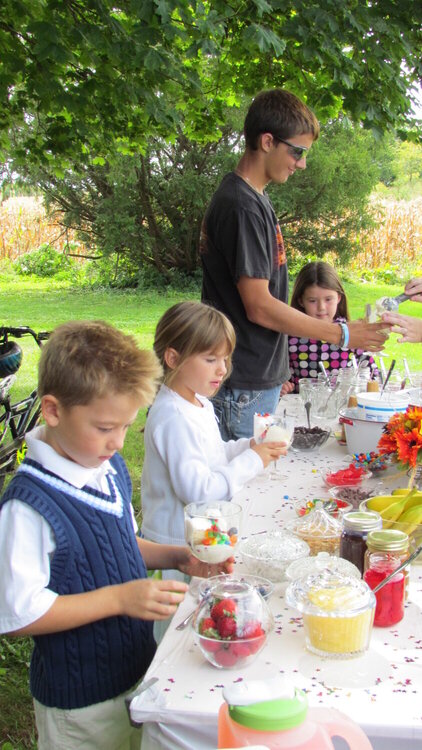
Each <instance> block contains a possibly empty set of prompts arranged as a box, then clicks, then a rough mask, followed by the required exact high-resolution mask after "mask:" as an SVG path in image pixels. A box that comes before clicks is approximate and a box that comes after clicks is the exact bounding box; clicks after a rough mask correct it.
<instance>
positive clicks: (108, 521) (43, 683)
mask: <svg viewBox="0 0 422 750" xmlns="http://www.w3.org/2000/svg"><path fill="white" fill-rule="evenodd" d="M111 463H112V466H113V468H114V469H115V470H116V471H117V474H115V475H111V474H110V475H108V481H109V485H110V490H111V494H110V495H107V494H104V493H102V492H98V491H97V490H94V489H92V488H90V487H83V488H82V489H78V488H76V487H74V486H73V485H71V484H69V483H67V482H65V481H64V480H63V479H61V478H60V477H58V476H56V475H55V474H52V473H50V472H47V471H46V470H45V469H43V467H42V466H41V465H40V464H38V463H37V462H35V461H33V460H30V459H26V460H25V461H24V462H23V463H22V464H21V466H20V468H19V470H18V471H17V472H16V474H15V476H14V478H13V479H12V481H11V482H10V484H9V486H8V488H7V490H6V492H5V494H4V496H3V498H2V504H3V503H5V502H7V501H8V500H10V499H12V498H13V499H17V500H21V501H23V502H25V503H27V504H28V505H30V506H31V507H32V508H34V509H35V510H36V511H37V512H38V513H40V514H41V515H42V516H44V518H45V519H46V521H48V523H49V524H50V525H51V527H52V529H53V532H54V536H55V542H56V550H55V553H54V555H53V559H52V561H51V577H50V582H49V588H50V589H51V590H52V591H56V592H57V593H58V594H60V595H66V594H78V593H81V592H84V591H93V590H94V589H98V588H101V587H102V586H109V585H113V584H119V583H123V582H125V581H131V580H133V579H135V578H145V577H146V569H145V564H144V561H143V559H142V556H141V554H140V552H139V548H138V545H137V542H136V536H135V533H134V530H133V524H132V517H131V512H130V502H131V491H132V487H131V481H130V477H129V474H128V471H127V469H126V466H125V463H124V461H123V459H122V458H121V456H119V455H117V454H116V455H115V456H114V457H113V458H112V460H111ZM154 652H155V642H154V638H153V635H152V623H151V622H147V621H145V620H137V619H135V618H130V617H109V618H106V619H103V620H98V621H96V622H93V623H91V624H89V625H84V626H82V627H79V628H73V629H71V630H65V631H63V632H60V633H51V634H48V635H43V636H36V637H34V650H33V653H32V659H31V668H30V685H31V692H32V695H33V696H34V697H35V698H36V699H37V700H38V701H39V702H40V703H42V704H44V705H45V706H54V707H57V708H64V709H72V708H82V707H84V706H89V705H92V704H95V703H99V702H101V701H105V700H108V699H109V698H114V697H116V696H118V695H120V694H121V693H123V692H124V691H125V690H128V689H129V688H131V687H132V686H133V685H135V684H136V682H137V681H138V680H139V679H140V678H141V677H142V675H143V674H144V673H145V672H146V670H147V668H148V666H149V664H150V662H151V660H152V658H153V656H154Z"/></svg>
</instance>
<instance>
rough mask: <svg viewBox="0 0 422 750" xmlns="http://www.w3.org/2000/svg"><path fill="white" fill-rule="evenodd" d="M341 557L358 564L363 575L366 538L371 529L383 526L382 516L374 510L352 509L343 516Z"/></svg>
mask: <svg viewBox="0 0 422 750" xmlns="http://www.w3.org/2000/svg"><path fill="white" fill-rule="evenodd" d="M342 522H343V531H342V533H341V537H340V557H343V558H344V559H345V560H349V562H351V563H353V565H356V567H357V568H358V569H359V570H360V573H361V575H363V568H364V559H365V552H366V538H367V536H368V533H369V532H370V531H375V530H376V529H381V528H382V518H381V516H380V514H379V513H376V512H375V511H373V510H367V511H363V510H352V511H350V512H349V513H344V515H343V517H342Z"/></svg>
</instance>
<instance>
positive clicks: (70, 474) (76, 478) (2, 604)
mask: <svg viewBox="0 0 422 750" xmlns="http://www.w3.org/2000/svg"><path fill="white" fill-rule="evenodd" d="M26 442H27V445H28V452H27V457H28V458H31V459H33V460H34V461H37V462H38V463H39V464H41V465H42V466H43V467H44V468H45V469H47V470H48V471H51V472H52V473H53V474H56V475H57V476H59V477H61V478H62V479H64V480H65V481H66V482H69V483H70V484H72V485H73V486H74V487H77V488H78V489H81V488H82V487H84V486H85V485H87V486H89V487H92V488H93V489H96V490H99V491H100V492H103V493H105V494H110V488H109V484H108V481H107V474H108V473H112V474H115V473H116V472H115V471H114V469H113V467H112V466H111V464H110V462H109V461H105V462H104V463H103V464H101V466H99V467H96V468H93V469H89V468H86V467H84V466H80V465H79V464H76V463H75V462H74V461H70V460H69V459H67V458H64V457H63V456H59V454H58V453H56V451H55V450H54V448H52V447H51V446H50V445H48V443H46V442H45V440H44V427H36V428H35V429H34V430H32V432H30V433H28V435H27V436H26ZM132 516H133V526H134V530H135V533H136V531H137V523H136V520H135V517H134V514H133V510H132ZM55 549H56V544H55V538H54V534H53V530H52V528H51V526H50V524H49V523H48V522H47V521H46V520H45V518H44V517H43V516H41V515H40V514H39V513H37V511H36V510H34V509H33V508H31V507H30V506H29V505H27V504H26V503H23V502H21V501H20V500H13V499H12V500H10V501H9V502H7V503H6V505H5V506H4V507H3V508H2V511H1V513H0V565H1V570H2V575H1V576H0V633H7V632H13V631H14V630H18V629H19V628H23V627H25V626H27V625H29V624H30V623H31V622H34V621H35V620H38V619H39V618H40V617H42V616H43V615H44V614H45V613H46V612H47V611H48V610H49V609H50V607H51V606H52V605H53V603H54V601H55V599H56V596H57V594H56V593H55V592H54V591H51V589H49V588H48V584H49V581H50V560H51V558H52V556H53V554H54V551H55Z"/></svg>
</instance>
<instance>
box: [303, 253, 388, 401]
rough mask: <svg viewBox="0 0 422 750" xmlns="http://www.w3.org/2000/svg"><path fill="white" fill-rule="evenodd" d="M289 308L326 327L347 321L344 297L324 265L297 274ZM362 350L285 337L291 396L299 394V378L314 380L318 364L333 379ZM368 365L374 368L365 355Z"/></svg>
mask: <svg viewBox="0 0 422 750" xmlns="http://www.w3.org/2000/svg"><path fill="white" fill-rule="evenodd" d="M290 305H291V306H292V307H294V308H295V309H296V310H300V311H301V312H304V313H306V314H307V315H310V316H311V318H317V319H318V320H325V321H326V322H327V323H328V322H329V323H344V322H347V321H348V320H349V310H348V307H347V299H346V293H345V291H344V289H343V287H342V284H341V282H340V279H339V277H338V276H337V273H336V271H335V270H334V268H333V267H332V266H330V265H328V263H323V262H322V261H316V262H312V263H307V264H306V266H304V267H303V268H302V269H301V271H300V272H299V274H298V276H297V278H296V282H295V285H294V288H293V294H292V299H291V302H290ZM362 353H363V350H362V349H340V347H339V346H337V345H336V344H328V343H327V342H325V341H317V340H316V339H306V338H298V337H297V336H289V362H290V370H291V373H292V378H291V381H292V382H293V384H294V391H295V393H298V392H299V380H300V378H316V377H318V374H319V372H320V369H319V366H318V362H323V363H324V367H325V369H326V372H327V374H328V375H333V374H335V373H336V372H338V371H339V369H342V368H344V367H348V366H349V365H350V360H351V357H352V354H355V356H356V357H360V356H361V354H362ZM368 363H369V364H370V365H371V366H375V363H374V360H373V358H372V357H371V356H369V355H368Z"/></svg>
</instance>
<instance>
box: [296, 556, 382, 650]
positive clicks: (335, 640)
mask: <svg viewBox="0 0 422 750" xmlns="http://www.w3.org/2000/svg"><path fill="white" fill-rule="evenodd" d="M286 601H287V603H288V604H289V605H290V606H291V607H294V608H295V609H298V610H299V612H302V615H303V624H304V629H305V642H306V647H307V648H308V649H309V650H310V651H312V652H313V653H315V654H318V655H319V656H331V657H335V658H347V657H351V656H357V655H358V654H361V653H362V652H363V651H366V649H367V648H368V645H369V640H370V636H371V632H372V625H373V621H374V610H375V595H374V594H373V592H372V591H371V589H370V588H369V586H368V585H367V584H366V583H365V582H364V581H362V580H361V579H358V578H354V577H351V576H347V575H342V574H340V573H335V572H331V571H330V570H324V571H322V572H319V573H316V574H311V575H309V576H307V577H306V578H301V579H299V580H297V581H294V582H293V583H291V584H290V586H289V587H288V588H287V591H286Z"/></svg>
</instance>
